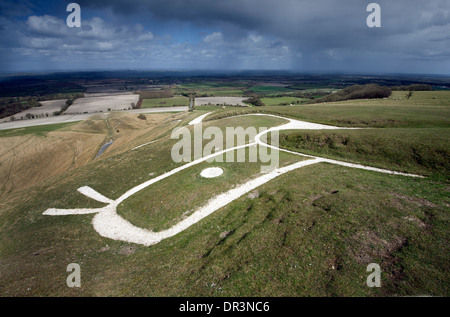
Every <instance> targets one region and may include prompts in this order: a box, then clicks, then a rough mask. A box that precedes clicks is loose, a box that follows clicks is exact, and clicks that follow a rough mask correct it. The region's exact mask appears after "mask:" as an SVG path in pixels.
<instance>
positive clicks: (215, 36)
mask: <svg viewBox="0 0 450 317" xmlns="http://www.w3.org/2000/svg"><path fill="white" fill-rule="evenodd" d="M222 42H223V35H222V33H221V32H214V33H211V34H208V35H207V36H205V37H204V38H203V43H208V44H217V43H222Z"/></svg>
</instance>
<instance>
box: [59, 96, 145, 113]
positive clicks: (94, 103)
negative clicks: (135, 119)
mask: <svg viewBox="0 0 450 317" xmlns="http://www.w3.org/2000/svg"><path fill="white" fill-rule="evenodd" d="M138 100H139V95H132V94H128V95H109V96H100V97H85V98H78V99H76V100H75V101H74V103H73V104H72V105H71V106H70V107H69V108H68V109H67V110H66V113H67V114H76V113H93V112H107V111H114V110H127V109H131V108H132V104H134V105H136V104H137V102H138Z"/></svg>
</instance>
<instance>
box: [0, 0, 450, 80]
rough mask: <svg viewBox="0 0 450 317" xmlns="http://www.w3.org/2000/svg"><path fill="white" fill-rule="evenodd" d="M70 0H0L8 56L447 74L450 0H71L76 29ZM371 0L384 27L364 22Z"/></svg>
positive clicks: (109, 63) (110, 63) (0, 28)
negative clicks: (78, 11) (69, 22)
mask: <svg viewBox="0 0 450 317" xmlns="http://www.w3.org/2000/svg"><path fill="white" fill-rule="evenodd" d="M69 2H71V1H60V2H57V3H58V5H59V7H58V10H57V11H58V12H52V11H49V12H46V11H45V8H46V7H49V8H54V7H55V2H51V1H46V0H38V1H33V4H31V3H30V2H29V1H27V0H21V1H19V2H14V1H7V0H0V12H4V13H3V14H2V17H0V41H1V44H2V46H4V48H3V50H2V49H1V48H0V50H1V51H0V55H1V56H0V57H4V60H6V62H4V64H5V65H8V62H7V58H8V54H14V56H13V57H14V60H20V59H19V57H17V56H20V55H21V54H22V55H23V56H27V58H29V59H31V58H32V56H36V55H39V56H41V57H42V56H44V57H42V58H44V59H45V56H47V57H48V59H51V60H52V61H55V62H59V61H61V60H64V57H65V56H66V55H69V56H71V59H70V62H71V63H73V65H74V66H73V67H76V66H77V65H78V64H80V65H85V63H84V62H83V59H82V58H81V57H80V56H84V57H83V58H85V59H87V58H91V57H92V56H91V55H89V52H93V53H92V54H94V55H95V54H97V53H99V54H100V53H101V54H102V55H95V56H93V57H92V58H93V59H96V60H98V61H100V62H101V63H102V66H104V67H114V66H115V65H127V66H125V67H128V66H130V65H131V66H132V65H136V66H137V67H139V66H140V67H147V68H152V67H159V68H172V67H175V68H177V67H181V68H224V67H232V68H237V69H242V68H270V69H275V68H280V69H291V70H304V71H311V70H317V71H351V72H355V71H362V72H364V71H370V72H373V71H381V72H446V73H450V62H449V59H448V56H449V55H450V37H449V34H450V1H448V0H428V1H423V0H395V1H394V0H316V1H306V0H296V1H295V0H97V1H93V0H78V1H75V0H74V2H77V3H79V4H80V6H81V8H82V12H83V13H82V15H83V23H82V28H81V29H80V30H73V29H68V28H67V27H65V26H64V23H65V21H64V18H65V16H67V13H65V10H64V8H65V5H66V4H67V3H69ZM371 2H376V3H378V4H380V6H381V10H382V14H381V23H382V27H381V28H373V29H371V28H369V27H368V26H367V25H366V18H367V16H368V15H369V12H367V11H366V8H367V5H368V4H369V3H371ZM46 4H48V6H46ZM50 4H51V5H50ZM36 8H40V10H37V9H36ZM2 10H3V11H2ZM49 10H50V9H49ZM61 11H62V12H61ZM20 12H22V15H20ZM23 12H27V14H26V15H25V16H24V15H23ZM14 15H16V16H19V15H20V16H21V17H22V19H14V18H13V16H14ZM24 17H25V18H24ZM5 43H8V44H9V45H10V46H11V48H13V49H15V50H16V51H15V52H14V53H8V52H7V50H6V49H5V47H6V46H5V45H4V44H5ZM33 50H34V51H33ZM2 52H3V53H2ZM67 52H68V53H67ZM74 52H78V53H79V54H78V55H76V54H75V53H74ZM71 54H72V55H71ZM9 58H10V59H11V58H12V57H11V56H9ZM77 61H78V62H77ZM77 63H78V64H77ZM19 64H20V63H19ZM97 64H98V63H97ZM131 66H130V67H131Z"/></svg>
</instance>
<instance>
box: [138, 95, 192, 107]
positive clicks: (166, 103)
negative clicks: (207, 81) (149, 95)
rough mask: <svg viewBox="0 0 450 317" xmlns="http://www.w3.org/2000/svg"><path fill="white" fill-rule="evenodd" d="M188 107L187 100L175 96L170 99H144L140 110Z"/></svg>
mask: <svg viewBox="0 0 450 317" xmlns="http://www.w3.org/2000/svg"><path fill="white" fill-rule="evenodd" d="M175 106H189V98H187V97H183V96H175V97H172V98H154V99H144V100H143V101H142V105H141V108H155V107H175Z"/></svg>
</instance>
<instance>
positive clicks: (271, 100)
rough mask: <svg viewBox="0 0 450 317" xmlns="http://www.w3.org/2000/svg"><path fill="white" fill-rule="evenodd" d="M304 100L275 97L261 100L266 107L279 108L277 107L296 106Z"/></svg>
mask: <svg viewBox="0 0 450 317" xmlns="http://www.w3.org/2000/svg"><path fill="white" fill-rule="evenodd" d="M302 100H304V99H302V98H295V97H274V98H261V101H262V102H263V103H264V104H265V105H266V106H277V105H282V104H283V105H290V104H293V105H296V104H299V103H301V102H302Z"/></svg>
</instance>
